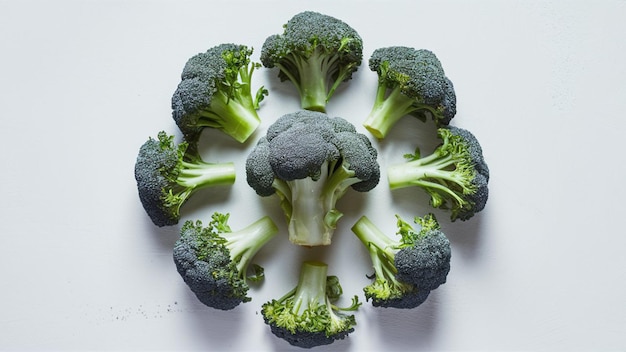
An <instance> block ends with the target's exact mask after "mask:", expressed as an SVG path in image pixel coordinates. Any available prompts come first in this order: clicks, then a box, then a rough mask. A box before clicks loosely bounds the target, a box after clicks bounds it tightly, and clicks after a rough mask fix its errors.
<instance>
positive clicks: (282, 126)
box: [246, 110, 380, 195]
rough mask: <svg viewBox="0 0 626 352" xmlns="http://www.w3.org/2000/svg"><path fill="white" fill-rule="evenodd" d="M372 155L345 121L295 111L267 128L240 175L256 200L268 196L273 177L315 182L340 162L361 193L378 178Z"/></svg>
mask: <svg viewBox="0 0 626 352" xmlns="http://www.w3.org/2000/svg"><path fill="white" fill-rule="evenodd" d="M377 155H378V154H377V151H376V149H375V148H374V147H373V146H372V144H371V142H370V141H369V140H368V139H367V137H366V136H364V135H362V134H360V133H357V132H356V129H355V128H354V126H353V125H352V124H351V123H350V122H348V121H347V120H345V119H343V118H340V117H329V116H328V115H326V114H324V113H320V112H315V111H308V110H301V111H298V112H295V113H291V114H287V115H283V116H281V117H280V118H278V119H277V120H276V122H275V123H274V124H272V125H271V126H270V127H269V128H268V130H267V135H266V137H265V138H263V139H261V140H260V141H259V143H258V144H257V146H256V148H255V149H254V150H253V151H252V152H251V154H250V155H249V156H248V160H247V161H246V172H247V176H248V183H249V184H250V186H251V187H252V188H254V189H255V190H256V191H257V193H259V194H260V195H269V194H272V193H273V192H271V193H270V187H271V182H270V180H274V178H278V179H281V180H285V181H290V180H296V179H303V178H306V177H311V178H312V179H316V178H317V177H319V175H320V172H321V168H322V167H323V165H324V164H325V163H331V164H333V163H337V162H342V163H343V165H344V167H346V168H347V169H349V170H352V171H354V172H355V177H357V178H358V179H360V180H361V181H360V182H358V183H356V184H354V185H352V188H353V189H355V190H357V191H361V192H366V191H368V190H370V189H372V188H374V187H375V186H376V184H377V183H378V180H379V178H380V170H379V165H378V161H377ZM267 172H271V174H270V175H271V177H270V176H268V174H267Z"/></svg>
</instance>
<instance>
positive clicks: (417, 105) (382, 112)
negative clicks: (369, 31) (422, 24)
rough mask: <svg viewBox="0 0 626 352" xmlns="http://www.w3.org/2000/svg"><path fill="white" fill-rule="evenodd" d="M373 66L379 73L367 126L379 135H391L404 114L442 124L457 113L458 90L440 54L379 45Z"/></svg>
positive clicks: (371, 66)
mask: <svg viewBox="0 0 626 352" xmlns="http://www.w3.org/2000/svg"><path fill="white" fill-rule="evenodd" d="M369 67H370V69H371V70H372V71H375V72H376V73H377V74H378V87H377V91H376V97H375V100H374V104H373V106H372V110H371V111H370V114H369V115H368V117H367V119H366V120H365V122H364V124H363V126H364V127H365V128H366V129H367V130H368V131H370V133H372V135H374V136H375V137H376V138H379V139H382V138H385V137H386V136H387V134H388V133H389V130H390V129H391V128H392V127H393V126H394V125H395V124H396V122H398V120H400V118H402V117H403V116H407V115H411V116H414V117H417V118H419V119H421V120H422V121H426V120H427V118H428V117H431V118H432V119H433V120H434V121H435V123H436V125H437V126H438V127H441V126H445V125H448V124H449V123H450V120H452V118H453V117H454V115H455V114H456V94H455V92H454V86H453V84H452V81H450V79H448V77H446V75H445V73H444V70H443V67H442V66H441V62H440V61H439V59H438V58H437V56H436V55H435V54H434V53H433V52H431V51H429V50H425V49H414V48H410V47H405V46H392V47H385V48H380V49H376V50H375V51H374V52H373V53H372V56H371V57H370V61H369Z"/></svg>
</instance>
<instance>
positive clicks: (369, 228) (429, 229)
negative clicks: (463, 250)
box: [352, 214, 451, 309]
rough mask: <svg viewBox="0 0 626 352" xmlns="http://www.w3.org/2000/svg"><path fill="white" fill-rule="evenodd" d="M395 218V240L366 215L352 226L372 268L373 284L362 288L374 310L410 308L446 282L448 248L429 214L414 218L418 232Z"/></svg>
mask: <svg viewBox="0 0 626 352" xmlns="http://www.w3.org/2000/svg"><path fill="white" fill-rule="evenodd" d="M396 218H397V226H398V232H397V233H398V234H399V235H400V236H401V239H399V240H394V239H392V238H391V237H389V236H387V235H386V234H385V233H384V232H382V231H381V230H380V229H379V228H378V227H377V226H376V225H375V224H374V223H373V222H372V221H371V220H370V219H369V218H368V217H367V216H362V217H361V218H360V219H359V220H358V221H357V222H356V223H355V224H354V226H353V227H352V232H354V234H355V235H356V236H357V238H358V239H359V240H360V241H361V243H363V245H364V246H365V248H366V249H367V250H368V253H369V254H370V257H371V259H372V266H373V268H374V276H373V280H374V281H373V282H372V283H371V284H369V285H367V286H366V287H364V289H363V291H364V292H365V297H366V299H367V300H368V301H369V300H371V301H372V305H373V306H375V307H383V308H388V307H393V308H402V309H411V308H415V307H417V306H419V305H420V304H422V303H423V302H424V301H426V299H427V298H428V295H429V294H430V292H431V291H432V290H434V289H436V288H437V287H439V286H440V285H442V284H444V283H445V282H446V278H447V275H448V272H449V271H450V259H451V248H450V242H449V241H448V239H447V238H446V236H445V234H444V233H443V232H441V230H440V228H439V223H438V222H437V220H436V219H435V217H434V215H433V214H427V215H426V216H424V217H422V218H420V217H416V218H415V222H416V223H417V224H419V225H420V230H419V231H416V230H415V229H414V228H413V227H412V226H411V225H410V224H409V223H407V222H406V221H404V220H402V219H401V218H400V217H399V216H397V215H396Z"/></svg>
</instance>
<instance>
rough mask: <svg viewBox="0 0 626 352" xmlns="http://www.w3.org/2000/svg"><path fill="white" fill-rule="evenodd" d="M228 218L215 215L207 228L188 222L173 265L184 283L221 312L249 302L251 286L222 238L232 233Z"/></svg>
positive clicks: (199, 297) (179, 240) (176, 245)
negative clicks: (223, 235)
mask: <svg viewBox="0 0 626 352" xmlns="http://www.w3.org/2000/svg"><path fill="white" fill-rule="evenodd" d="M227 219H228V215H223V214H219V213H215V214H213V217H212V220H211V222H210V223H209V224H208V226H207V227H203V226H202V222H200V221H197V222H193V221H186V222H185V223H184V224H183V226H182V228H181V233H180V238H179V239H178V241H176V243H175V245H174V262H175V264H176V268H177V270H178V272H179V274H180V275H181V276H182V278H183V280H184V281H185V283H186V284H187V285H188V286H189V288H190V289H191V291H192V292H193V293H195V295H196V296H197V297H198V299H199V300H200V301H201V302H202V303H204V304H205V305H207V306H209V307H213V308H216V309H221V310H229V309H233V308H235V307H236V306H237V305H239V304H240V303H242V302H248V301H250V298H249V297H247V296H246V295H247V292H248V289H249V286H248V284H247V283H246V282H245V280H243V279H242V278H241V275H240V273H239V272H238V270H237V266H236V263H235V262H234V261H232V259H231V258H230V251H229V250H228V248H227V247H226V245H225V243H226V239H225V238H224V237H222V236H220V234H221V233H226V232H231V230H230V228H229V227H228V225H227V224H226V221H227Z"/></svg>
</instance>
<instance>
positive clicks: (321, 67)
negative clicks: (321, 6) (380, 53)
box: [261, 11, 363, 112]
mask: <svg viewBox="0 0 626 352" xmlns="http://www.w3.org/2000/svg"><path fill="white" fill-rule="evenodd" d="M362 59H363V40H362V39H361V37H360V36H359V34H358V33H357V32H356V31H355V30H354V29H353V28H352V27H350V26H349V25H347V24H346V23H345V22H343V21H341V20H339V19H336V18H334V17H331V16H328V15H324V14H321V13H317V12H312V11H305V12H302V13H299V14H297V15H295V16H293V17H292V18H291V19H290V20H289V21H288V22H287V23H286V24H285V25H284V32H283V34H281V35H278V34H275V35H271V36H269V37H268V38H267V39H266V40H265V43H264V44H263V47H262V49H261V62H262V63H263V65H264V66H265V67H268V68H273V67H277V68H278V77H279V78H280V79H281V80H282V81H285V80H289V81H291V82H292V83H293V84H294V86H295V87H296V89H297V90H298V93H299V95H300V100H301V107H302V108H303V109H308V110H315V111H321V112H324V111H325V110H326V104H327V102H328V100H329V99H330V98H331V96H332V95H333V94H334V92H335V90H336V89H337V87H338V86H339V85H340V84H341V83H342V82H345V81H348V80H350V79H351V78H352V74H353V73H354V72H355V71H356V70H357V69H358V67H359V66H360V65H361V61H362Z"/></svg>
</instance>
